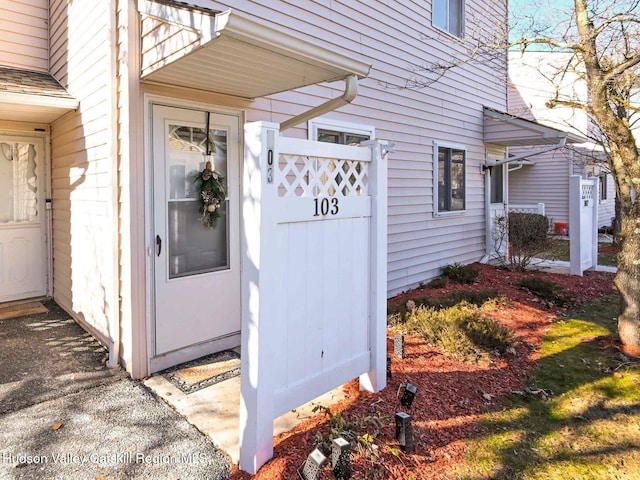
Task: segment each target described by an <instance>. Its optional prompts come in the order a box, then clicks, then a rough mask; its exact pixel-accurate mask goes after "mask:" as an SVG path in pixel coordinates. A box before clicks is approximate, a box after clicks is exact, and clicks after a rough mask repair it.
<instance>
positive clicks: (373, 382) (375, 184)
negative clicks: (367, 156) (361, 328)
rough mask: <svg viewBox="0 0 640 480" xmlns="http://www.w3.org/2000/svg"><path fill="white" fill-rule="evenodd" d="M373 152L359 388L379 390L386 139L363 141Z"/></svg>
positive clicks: (383, 358) (383, 349) (383, 380)
mask: <svg viewBox="0 0 640 480" xmlns="http://www.w3.org/2000/svg"><path fill="white" fill-rule="evenodd" d="M361 145H362V146H363V147H365V146H368V147H370V148H371V151H372V162H371V169H370V170H369V182H370V183H369V193H370V195H371V203H372V205H371V234H370V241H371V246H370V262H371V264H370V268H371V270H370V272H371V273H370V275H371V280H370V282H371V283H370V285H371V287H370V288H371V292H370V296H369V302H370V303H369V314H370V319H369V325H370V331H369V345H370V349H371V367H370V369H369V371H368V372H367V373H364V374H362V375H360V388H361V389H362V390H368V391H370V392H378V391H380V390H382V389H383V388H384V387H385V386H386V385H387V308H386V301H387V156H388V152H389V144H388V142H384V141H381V140H374V141H371V142H363V143H362V144H361Z"/></svg>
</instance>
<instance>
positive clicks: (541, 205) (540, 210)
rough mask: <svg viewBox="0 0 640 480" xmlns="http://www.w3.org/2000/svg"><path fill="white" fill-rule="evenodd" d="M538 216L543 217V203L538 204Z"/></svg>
mask: <svg viewBox="0 0 640 480" xmlns="http://www.w3.org/2000/svg"><path fill="white" fill-rule="evenodd" d="M538 215H544V203H538Z"/></svg>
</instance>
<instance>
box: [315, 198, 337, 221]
mask: <svg viewBox="0 0 640 480" xmlns="http://www.w3.org/2000/svg"><path fill="white" fill-rule="evenodd" d="M313 202H314V206H315V213H314V214H313V216H314V217H319V216H320V215H322V216H325V215H329V214H331V215H336V214H337V213H338V211H339V208H338V199H337V198H335V197H334V198H331V199H329V198H314V199H313Z"/></svg>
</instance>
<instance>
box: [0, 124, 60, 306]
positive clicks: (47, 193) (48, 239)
mask: <svg viewBox="0 0 640 480" xmlns="http://www.w3.org/2000/svg"><path fill="white" fill-rule="evenodd" d="M41 130H43V129H41ZM2 137H5V138H6V137H9V138H24V139H32V138H33V139H37V140H39V141H40V142H41V147H42V175H43V177H44V178H43V179H42V184H41V185H42V188H43V192H42V198H43V200H44V207H43V209H42V213H43V215H44V220H43V222H44V224H43V225H42V231H43V234H44V236H45V239H44V246H43V253H44V265H45V266H44V272H43V275H44V276H45V285H44V295H45V296H47V297H51V296H52V295H53V262H52V260H53V227H52V221H53V219H52V214H51V134H50V133H49V132H48V131H35V132H34V131H33V130H28V131H25V130H11V129H1V130H0V138H2Z"/></svg>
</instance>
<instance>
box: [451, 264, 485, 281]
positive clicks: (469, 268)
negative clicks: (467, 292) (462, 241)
mask: <svg viewBox="0 0 640 480" xmlns="http://www.w3.org/2000/svg"><path fill="white" fill-rule="evenodd" d="M479 274H480V269H479V268H478V267H476V266H475V265H462V264H460V263H454V264H453V265H445V266H444V267H442V276H443V277H445V278H448V279H449V280H451V281H452V282H455V283H460V284H465V283H466V284H469V283H473V282H475V281H476V279H477V278H478V275H479Z"/></svg>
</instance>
